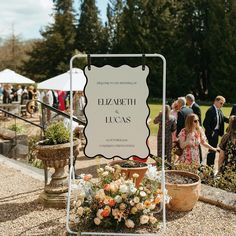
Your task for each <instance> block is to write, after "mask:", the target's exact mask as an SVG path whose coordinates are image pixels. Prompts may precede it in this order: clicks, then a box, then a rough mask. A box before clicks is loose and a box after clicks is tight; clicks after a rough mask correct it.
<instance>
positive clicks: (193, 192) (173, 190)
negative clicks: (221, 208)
mask: <svg viewBox="0 0 236 236" xmlns="http://www.w3.org/2000/svg"><path fill="white" fill-rule="evenodd" d="M165 178H166V189H167V190H168V194H169V196H170V198H171V199H170V202H169V204H168V205H167V207H168V208H170V209H171V210H174V211H190V210H192V209H193V207H194V205H195V204H196V202H197V201H198V198H199V195H200V191H201V179H200V177H199V176H198V175H197V174H194V173H191V172H188V171H181V170H166V171H165Z"/></svg>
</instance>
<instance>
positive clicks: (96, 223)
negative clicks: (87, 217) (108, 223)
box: [94, 217, 101, 225]
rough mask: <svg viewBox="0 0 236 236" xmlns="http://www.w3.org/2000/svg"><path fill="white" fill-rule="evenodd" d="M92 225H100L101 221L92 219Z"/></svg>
mask: <svg viewBox="0 0 236 236" xmlns="http://www.w3.org/2000/svg"><path fill="white" fill-rule="evenodd" d="M94 223H95V225H100V224H101V220H100V219H99V218H97V217H96V218H94Z"/></svg>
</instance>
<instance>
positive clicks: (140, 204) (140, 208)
mask: <svg viewBox="0 0 236 236" xmlns="http://www.w3.org/2000/svg"><path fill="white" fill-rule="evenodd" d="M136 207H137V209H138V210H142V209H143V204H142V203H140V202H139V203H138V204H136Z"/></svg>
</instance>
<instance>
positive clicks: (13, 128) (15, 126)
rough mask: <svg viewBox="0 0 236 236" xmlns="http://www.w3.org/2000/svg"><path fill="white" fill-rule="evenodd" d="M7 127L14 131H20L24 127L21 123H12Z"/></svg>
mask: <svg viewBox="0 0 236 236" xmlns="http://www.w3.org/2000/svg"><path fill="white" fill-rule="evenodd" d="M8 129H10V130H12V131H15V132H16V133H22V132H23V131H24V128H23V127H22V126H21V125H17V124H12V125H10V126H9V127H8Z"/></svg>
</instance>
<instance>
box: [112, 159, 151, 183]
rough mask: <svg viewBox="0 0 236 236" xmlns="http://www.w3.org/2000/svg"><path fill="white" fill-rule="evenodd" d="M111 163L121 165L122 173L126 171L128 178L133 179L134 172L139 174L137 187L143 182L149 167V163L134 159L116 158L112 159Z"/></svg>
mask: <svg viewBox="0 0 236 236" xmlns="http://www.w3.org/2000/svg"><path fill="white" fill-rule="evenodd" d="M110 165H111V166H114V165H119V166H120V170H121V173H124V174H125V176H126V178H127V179H132V178H133V175H134V174H138V177H137V178H136V180H135V184H136V187H138V186H139V184H140V183H141V182H142V180H143V177H144V175H145V173H146V171H147V169H148V165H147V164H146V163H144V162H139V161H134V160H116V161H112V162H111V163H110Z"/></svg>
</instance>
